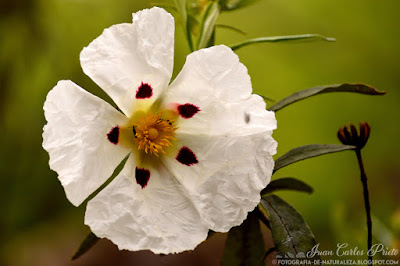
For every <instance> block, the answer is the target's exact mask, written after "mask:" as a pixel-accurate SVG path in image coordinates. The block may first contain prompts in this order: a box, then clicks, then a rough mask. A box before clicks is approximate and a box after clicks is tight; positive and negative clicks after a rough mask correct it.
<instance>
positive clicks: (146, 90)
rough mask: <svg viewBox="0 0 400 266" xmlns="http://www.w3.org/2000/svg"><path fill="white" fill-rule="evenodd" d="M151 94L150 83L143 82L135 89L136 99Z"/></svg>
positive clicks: (144, 97)
mask: <svg viewBox="0 0 400 266" xmlns="http://www.w3.org/2000/svg"><path fill="white" fill-rule="evenodd" d="M151 96H153V89H152V88H151V86H150V84H148V83H143V82H142V84H141V85H140V87H139V88H138V90H137V91H136V99H146V98H150V97H151Z"/></svg>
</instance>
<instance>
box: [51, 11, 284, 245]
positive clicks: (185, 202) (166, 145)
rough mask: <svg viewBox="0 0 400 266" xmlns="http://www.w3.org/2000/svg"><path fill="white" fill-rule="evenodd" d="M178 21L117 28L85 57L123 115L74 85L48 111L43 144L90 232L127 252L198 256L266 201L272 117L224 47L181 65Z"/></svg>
mask: <svg viewBox="0 0 400 266" xmlns="http://www.w3.org/2000/svg"><path fill="white" fill-rule="evenodd" d="M173 48H174V19H173V17H172V16H171V15H170V14H169V13H167V12H166V11H165V10H163V9H160V8H152V9H149V10H143V11H139V12H137V13H135V14H133V23H132V24H129V23H124V24H118V25H114V26H112V27H110V28H108V29H106V30H104V32H103V33H102V34H101V35H100V36H99V37H98V38H97V39H95V40H94V41H93V42H92V43H91V44H90V45H89V46H88V47H86V48H84V49H83V51H82V52H81V55H80V60H81V65H82V68H83V71H84V72H85V73H86V74H87V75H88V76H89V77H90V78H92V79H93V81H95V82H96V83H97V84H98V85H99V86H100V87H101V88H102V89H103V90H104V91H105V92H106V93H107V94H108V95H109V96H110V97H111V98H112V99H113V101H114V102H115V103H116V104H117V105H118V107H119V108H120V110H121V111H122V113H121V112H120V111H118V110H117V109H115V108H113V107H112V106H111V105H109V104H108V103H106V102H105V101H103V100H101V99H100V98H98V97H96V96H94V95H92V94H90V93H88V92H86V91H85V90H83V89H82V88H80V87H79V86H78V85H76V84H75V83H73V82H72V81H69V80H63V81H59V82H58V84H57V85H56V86H55V87H54V88H53V89H52V90H51V91H50V92H49V94H48V95H47V99H46V102H45V104H44V111H45V117H46V120H47V122H48V123H47V125H46V126H45V127H44V133H43V147H44V149H46V150H47V151H48V152H49V154H50V168H51V169H53V170H54V171H56V172H57V173H58V175H59V176H58V178H59V180H60V181H61V183H62V185H63V187H64V189H65V192H66V195H67V197H68V199H69V200H70V201H71V202H72V204H74V205H75V206H78V205H79V204H81V203H82V202H83V201H84V200H85V199H86V198H87V197H88V196H89V195H90V194H92V193H93V192H94V191H95V190H96V189H98V188H99V187H100V186H101V185H102V184H103V183H104V182H105V181H106V180H107V179H108V178H109V177H110V176H111V175H112V173H113V171H114V170H115V168H116V167H117V166H118V164H120V162H121V161H122V160H123V159H124V158H125V157H126V156H127V155H128V154H129V158H128V160H127V162H126V164H125V166H124V168H123V170H122V171H121V172H120V173H119V174H118V175H117V177H116V178H115V179H114V180H113V181H112V182H111V183H110V184H109V185H108V186H107V187H106V188H105V189H104V190H102V191H101V192H100V193H99V194H98V195H96V196H95V197H94V198H93V199H92V200H90V201H89V202H88V205H87V209H86V215H85V224H87V225H89V226H90V228H91V230H92V231H93V233H94V234H95V235H97V236H98V237H106V238H108V239H110V240H112V241H113V242H114V243H115V244H117V245H118V247H119V248H120V249H128V250H132V251H134V250H142V249H150V250H152V251H153V252H155V253H174V252H181V251H184V250H189V249H194V248H195V247H196V246H197V245H198V244H199V243H200V242H202V241H203V240H204V239H206V237H207V232H208V230H209V229H212V230H214V231H217V232H227V231H228V230H229V229H230V228H231V227H233V226H237V225H240V224H241V223H242V222H243V220H244V219H245V218H246V216H247V213H248V212H249V211H252V210H253V209H254V208H255V207H256V206H257V204H258V203H259V201H260V191H261V190H262V189H263V188H264V187H265V186H266V185H267V184H268V182H269V180H270V177H271V173H272V169H273V166H274V162H273V160H272V155H274V154H275V153H276V142H275V141H274V140H273V138H272V137H271V134H272V130H273V129H275V128H276V120H275V116H274V113H273V112H269V111H266V110H265V103H264V101H263V100H262V98H261V97H259V96H258V95H254V94H252V88H251V82H250V77H249V75H248V74H247V69H246V67H245V66H244V65H243V64H241V63H240V62H239V59H238V57H237V56H236V55H235V54H234V53H233V51H232V50H231V49H230V48H228V47H226V46H223V45H219V46H214V47H211V48H207V49H202V50H199V51H196V52H194V53H192V54H190V55H189V56H188V57H187V61H186V64H185V65H184V67H183V69H182V71H181V73H180V74H179V75H178V77H177V78H176V79H175V80H174V82H173V83H172V84H171V85H170V86H168V83H169V81H170V78H171V75H172V68H173Z"/></svg>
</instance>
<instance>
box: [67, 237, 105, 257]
mask: <svg viewBox="0 0 400 266" xmlns="http://www.w3.org/2000/svg"><path fill="white" fill-rule="evenodd" d="M99 239H100V238H98V237H97V236H96V235H95V234H93V233H92V232H90V234H89V235H88V236H87V237H86V238H85V239H84V240H83V241H82V243H81V245H80V246H79V248H78V250H77V251H76V252H75V254H74V256H72V259H71V260H76V259H77V258H79V257H80V256H82V255H83V254H85V253H86V252H87V251H88V250H89V249H90V248H91V247H93V246H94V245H95V244H96V243H97V241H98V240H99Z"/></svg>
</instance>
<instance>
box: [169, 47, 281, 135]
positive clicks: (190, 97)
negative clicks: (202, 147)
mask: <svg viewBox="0 0 400 266" xmlns="http://www.w3.org/2000/svg"><path fill="white" fill-rule="evenodd" d="M251 93H252V88H251V81H250V77H249V75H248V73H247V69H246V67H245V66H244V65H243V64H241V63H240V62H239V58H238V57H237V55H236V54H235V53H234V52H233V51H232V50H231V49H230V48H228V47H226V46H223V45H220V46H214V47H211V48H207V49H202V50H199V51H196V52H194V53H192V54H190V55H189V56H188V57H187V60H186V63H185V65H184V67H183V69H182V71H181V72H180V73H179V75H178V77H177V78H176V79H175V80H174V82H173V83H172V84H171V86H170V87H169V88H168V91H167V94H166V99H165V101H164V105H165V108H176V106H178V105H180V104H186V103H189V104H193V105H195V106H196V107H198V108H199V109H200V111H199V112H197V113H196V114H195V115H194V116H193V117H191V118H188V119H184V118H181V119H180V121H179V122H178V123H179V131H180V132H185V133H191V132H193V133H197V134H225V133H228V132H232V131H240V130H242V129H243V127H246V131H249V130H252V131H254V130H255V131H260V130H261V131H263V130H272V129H274V128H276V120H275V117H274V113H272V112H267V111H265V103H264V101H263V99H262V98H261V97H260V96H257V95H252V94H251Z"/></svg>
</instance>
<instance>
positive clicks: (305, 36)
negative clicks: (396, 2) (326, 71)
mask: <svg viewBox="0 0 400 266" xmlns="http://www.w3.org/2000/svg"><path fill="white" fill-rule="evenodd" d="M299 40H308V41H315V40H323V41H328V42H334V41H335V38H329V37H325V36H322V35H320V34H299V35H287V36H273V37H260V38H255V39H250V40H246V41H244V42H240V43H236V44H233V45H231V46H230V47H231V49H232V50H237V49H239V48H242V47H244V46H247V45H251V44H257V43H266V42H288V41H299Z"/></svg>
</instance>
